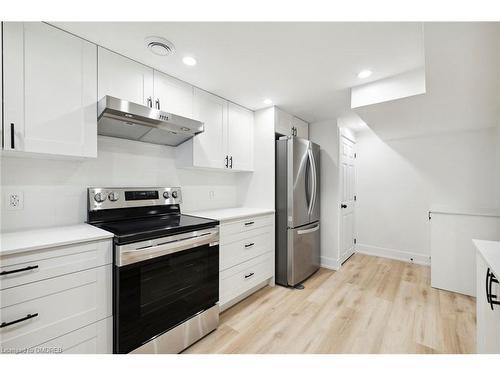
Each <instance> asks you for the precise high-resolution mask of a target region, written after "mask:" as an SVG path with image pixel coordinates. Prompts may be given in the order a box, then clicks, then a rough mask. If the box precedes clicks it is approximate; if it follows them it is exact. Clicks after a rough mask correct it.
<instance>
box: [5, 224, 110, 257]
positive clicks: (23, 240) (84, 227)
mask: <svg viewBox="0 0 500 375" xmlns="http://www.w3.org/2000/svg"><path fill="white" fill-rule="evenodd" d="M112 237H113V233H110V232H107V231H105V230H103V229H100V228H97V227H94V226H92V225H89V224H78V225H71V226H64V227H53V228H42V229H33V230H26V231H20V232H6V233H0V255H9V254H14V253H19V252H24V251H32V250H40V249H44V248H48V247H54V246H63V245H69V244H74V243H80V242H88V241H98V240H103V239H106V238H112Z"/></svg>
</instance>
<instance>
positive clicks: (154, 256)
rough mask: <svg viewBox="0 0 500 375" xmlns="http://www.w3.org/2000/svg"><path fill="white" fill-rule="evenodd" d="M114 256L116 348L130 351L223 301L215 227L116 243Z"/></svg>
mask: <svg viewBox="0 0 500 375" xmlns="http://www.w3.org/2000/svg"><path fill="white" fill-rule="evenodd" d="M115 255H116V258H115V263H116V266H115V274H114V279H115V283H114V292H115V293H114V295H115V304H114V307H115V311H114V345H113V346H114V352H115V353H129V352H130V351H132V350H134V349H136V348H138V347H140V346H142V345H143V344H145V343H146V342H148V341H150V340H152V339H154V338H155V337H157V336H159V335H161V334H163V333H165V332H167V331H168V330H170V329H172V328H173V327H175V326H177V325H178V324H180V323H182V322H184V321H186V320H188V319H189V318H191V317H193V316H195V315H197V314H198V313H200V312H203V311H204V310H207V309H209V308H210V307H212V306H214V305H215V304H216V303H217V302H218V300H219V244H218V229H217V228H211V229H207V230H202V231H196V232H190V233H183V234H181V235H176V236H170V237H167V238H163V239H155V240H152V241H143V242H141V243H135V244H130V245H124V246H116V252H115Z"/></svg>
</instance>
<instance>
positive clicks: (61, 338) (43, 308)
mask: <svg viewBox="0 0 500 375" xmlns="http://www.w3.org/2000/svg"><path fill="white" fill-rule="evenodd" d="M111 249H112V245H111V241H110V240H105V241H96V242H89V243H83V244H78V245H69V246H61V247H56V248H51V249H45V250H39V251H32V252H27V253H20V254H14V255H8V256H4V257H2V258H1V264H2V267H1V268H0V270H1V271H2V272H3V271H6V272H9V271H11V272H12V271H16V272H13V273H7V274H4V275H2V276H0V278H1V279H0V281H1V283H0V289H1V290H0V301H1V307H0V321H1V322H2V326H3V327H1V328H0V333H1V334H0V348H1V350H2V352H14V353H15V352H28V353H31V352H34V353H36V352H44V351H47V352H53V353H59V352H75V353H109V352H111V344H110V342H111V340H112V335H111V330H110V327H111V323H110V322H111V316H112V264H111V262H112V254H111V251H112V250H111ZM35 348H36V349H35Z"/></svg>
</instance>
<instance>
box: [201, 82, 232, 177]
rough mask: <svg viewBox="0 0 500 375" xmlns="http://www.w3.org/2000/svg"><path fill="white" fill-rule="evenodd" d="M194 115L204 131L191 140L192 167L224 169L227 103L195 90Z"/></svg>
mask: <svg viewBox="0 0 500 375" xmlns="http://www.w3.org/2000/svg"><path fill="white" fill-rule="evenodd" d="M194 114H195V117H196V118H198V119H199V120H200V121H203V123H204V129H205V130H204V132H203V133H201V134H198V135H197V136H195V137H194V138H193V166H195V167H206V168H224V167H225V165H226V161H225V148H226V145H225V144H224V141H225V137H224V132H225V129H226V127H227V101H226V100H224V99H222V98H220V97H218V96H216V95H212V94H210V93H209V92H206V91H203V90H200V89H197V88H195V89H194Z"/></svg>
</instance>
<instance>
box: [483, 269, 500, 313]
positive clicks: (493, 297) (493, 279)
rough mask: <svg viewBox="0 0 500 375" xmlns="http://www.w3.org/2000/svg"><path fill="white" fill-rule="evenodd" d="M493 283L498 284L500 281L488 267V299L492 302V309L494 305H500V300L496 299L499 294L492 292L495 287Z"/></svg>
mask: <svg viewBox="0 0 500 375" xmlns="http://www.w3.org/2000/svg"><path fill="white" fill-rule="evenodd" d="M493 283H495V284H498V283H499V281H498V279H497V278H496V277H495V275H494V274H493V272H491V270H490V269H489V268H488V269H487V270H486V300H487V301H488V303H489V304H490V307H491V309H492V310H494V308H493V305H500V301H497V300H496V298H497V295H496V294H492V292H491V290H492V287H493Z"/></svg>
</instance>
